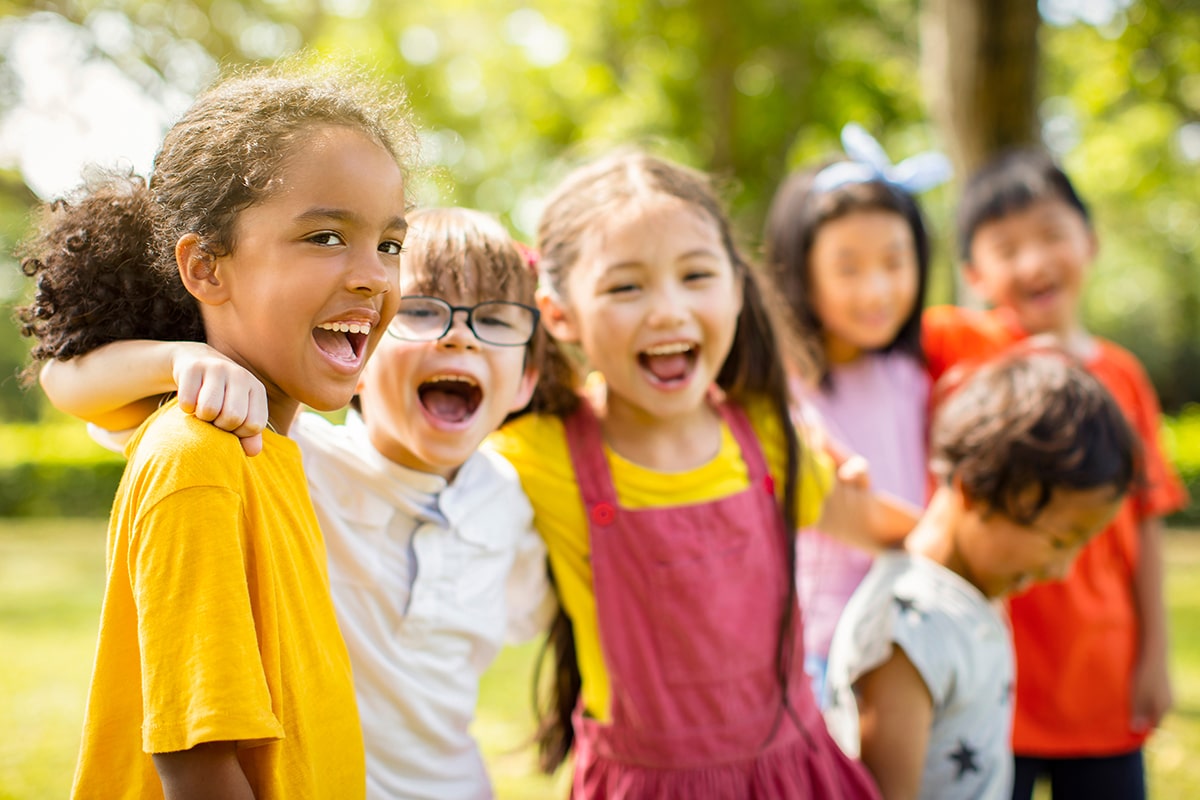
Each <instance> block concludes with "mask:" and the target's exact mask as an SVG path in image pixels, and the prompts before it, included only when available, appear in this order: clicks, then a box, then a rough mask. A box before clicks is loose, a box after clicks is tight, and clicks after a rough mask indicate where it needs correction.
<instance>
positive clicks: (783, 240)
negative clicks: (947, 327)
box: [763, 162, 930, 382]
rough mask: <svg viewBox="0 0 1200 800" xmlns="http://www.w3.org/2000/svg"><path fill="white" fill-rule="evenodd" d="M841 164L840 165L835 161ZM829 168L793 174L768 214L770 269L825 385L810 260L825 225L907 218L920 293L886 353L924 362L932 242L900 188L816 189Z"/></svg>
mask: <svg viewBox="0 0 1200 800" xmlns="http://www.w3.org/2000/svg"><path fill="white" fill-rule="evenodd" d="M833 163H839V162H833ZM827 166H828V165H822V166H819V167H814V168H812V169H808V170H804V171H801V172H796V173H793V174H792V175H790V176H788V178H787V179H786V180H784V182H783V183H782V184H781V185H780V186H779V188H778V189H777V190H776V192H775V196H774V198H772V200H771V207H770V209H769V210H768V212H767V224H766V230H765V232H764V236H763V247H764V251H765V260H766V264H767V267H768V268H769V269H770V271H771V275H772V277H773V278H774V279H775V284H776V285H777V286H778V287H779V288H780V290H781V291H782V292H783V296H784V299H785V300H786V301H787V303H788V305H789V306H790V307H791V311H792V315H793V317H794V320H795V324H796V327H797V329H798V332H799V333H800V335H801V336H803V337H804V338H805V339H806V340H807V341H808V344H809V350H810V353H811V356H812V359H813V361H814V362H815V365H816V372H817V375H816V377H817V378H818V379H819V380H820V381H822V382H826V381H827V380H828V376H829V365H828V364H827V363H826V359H825V354H824V347H823V345H822V341H823V336H824V325H823V324H822V323H821V317H820V315H819V314H818V313H817V310H816V308H815V307H814V305H813V290H812V286H813V282H812V269H811V267H810V264H809V259H810V257H811V256H812V248H813V244H814V242H816V239H817V234H818V232H819V231H820V229H821V226H822V225H824V224H825V223H827V222H830V221H832V220H835V219H840V218H841V217H845V216H848V215H850V214H853V213H856V212H862V211H890V212H893V213H896V214H899V215H900V216H901V217H903V218H904V221H905V223H906V224H907V225H908V227H909V230H910V231H911V232H912V237H913V246H914V247H915V249H916V263H917V294H916V297H915V298H914V302H913V307H912V310H911V311H910V312H909V314H908V316H907V317H906V318H905V320H904V323H903V324H902V325H901V326H900V329H899V330H898V331H897V332H896V336H895V338H894V339H893V340H892V341H891V342H889V343H888V344H887V345H886V346H885V347H883V348H882V351H881V352H885V353H886V352H892V351H897V352H901V353H904V354H905V355H907V356H910V357H911V358H914V359H916V360H917V361H918V362H920V363H924V360H925V356H924V351H923V350H922V349H921V312H922V310H923V309H924V306H925V287H926V285H927V284H928V280H929V260H930V244H929V234H928V232H927V229H926V226H925V219H924V217H923V216H922V214H921V209H920V207H919V206H918V205H917V201H916V200H915V199H914V198H913V197H912V195H910V194H909V193H908V192H906V191H904V190H903V189H901V188H900V187H898V186H896V185H894V184H892V183H890V182H888V181H885V180H883V179H880V180H872V181H853V182H849V183H845V184H842V185H840V186H837V187H834V188H832V189H825V190H819V189H815V188H814V186H813V184H814V181H815V180H816V177H817V175H818V174H820V173H821V171H822V170H823V169H825V168H826V167H827Z"/></svg>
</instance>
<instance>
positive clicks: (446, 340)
mask: <svg viewBox="0 0 1200 800" xmlns="http://www.w3.org/2000/svg"><path fill="white" fill-rule="evenodd" d="M438 346H439V347H445V348H449V349H455V348H462V349H465V350H475V349H478V347H479V340H478V339H477V338H475V331H473V330H471V326H470V325H468V324H467V312H466V311H463V310H462V309H456V310H454V311H451V312H450V329H449V330H447V331H446V332H445V333H444V334H443V335H442V338H441V339H438Z"/></svg>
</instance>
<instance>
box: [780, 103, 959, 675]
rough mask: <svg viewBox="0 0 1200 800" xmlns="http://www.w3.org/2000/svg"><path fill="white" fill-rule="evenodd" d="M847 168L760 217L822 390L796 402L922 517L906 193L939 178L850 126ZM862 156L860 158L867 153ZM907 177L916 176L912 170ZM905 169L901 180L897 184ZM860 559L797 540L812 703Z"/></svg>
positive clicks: (922, 265)
mask: <svg viewBox="0 0 1200 800" xmlns="http://www.w3.org/2000/svg"><path fill="white" fill-rule="evenodd" d="M843 140H844V143H845V146H846V151H847V153H849V154H851V156H852V160H850V161H845V160H842V161H835V162H833V163H831V164H828V165H826V166H823V167H817V168H814V169H810V170H805V171H803V172H798V173H796V174H794V175H792V176H790V177H789V178H788V179H787V180H786V181H784V183H783V185H782V186H780V188H779V190H778V191H777V192H776V193H775V197H774V199H773V200H772V202H771V209H770V212H769V213H768V216H767V226H766V235H765V242H764V244H765V249H766V258H767V263H768V264H769V265H770V267H771V268H772V270H773V273H774V277H775V280H776V283H777V285H778V286H779V287H780V290H781V291H782V293H783V296H784V298H785V299H786V300H787V301H788V304H789V305H790V306H791V312H792V317H793V319H794V320H795V321H796V324H797V326H798V328H799V330H800V333H801V334H802V335H803V336H804V337H805V338H806V339H807V340H808V341H809V342H810V343H811V347H810V350H811V351H812V352H813V354H814V356H815V360H816V366H817V378H818V385H817V386H816V387H815V388H814V389H813V390H811V391H808V390H806V389H805V387H803V386H802V385H800V381H796V382H795V385H794V387H793V390H794V392H795V393H796V394H797V395H799V396H802V397H803V398H804V400H805V402H806V403H807V404H808V405H809V406H810V407H811V409H812V410H815V412H816V414H817V415H818V416H819V417H820V420H821V422H822V423H823V425H824V428H825V430H826V432H827V433H828V434H829V435H830V436H832V437H833V438H834V439H836V440H837V441H838V443H839V444H840V445H842V446H844V447H846V448H848V449H849V450H850V451H853V452H854V453H857V454H858V455H860V456H863V457H864V458H866V460H867V462H868V463H869V464H870V466H871V483H872V487H873V488H874V489H877V490H880V491H884V492H887V493H889V494H891V495H894V496H895V497H898V498H900V499H902V500H904V501H907V502H909V503H912V504H914V506H916V507H920V506H922V505H924V503H925V493H926V482H925V478H924V474H925V435H926V424H925V420H926V416H927V414H928V398H929V378H928V376H927V374H926V372H925V365H924V359H923V358H922V355H921V341H920V338H921V309H922V306H923V305H924V295H925V284H926V278H927V275H928V272H929V238H928V236H927V235H926V232H925V223H924V221H923V220H922V218H921V211H920V209H919V208H918V207H917V204H916V201H915V200H914V199H913V197H912V194H910V192H913V191H917V190H919V189H922V188H927V187H930V186H932V185H934V184H935V183H936V182H938V181H940V179H942V178H944V177H945V176H946V175H947V174H948V170H947V169H946V168H945V166H944V164H943V160H939V159H937V158H934V157H933V156H934V154H924V155H923V156H917V157H915V160H908V161H905V162H904V163H903V164H901V165H899V166H898V167H891V165H890V164H888V163H887V160H886V158H883V159H882V162H883V163H878V162H879V161H880V160H881V159H879V158H877V157H876V158H872V155H873V153H876V152H882V151H881V148H879V146H878V144H877V143H876V142H875V140H874V139H871V138H870V136H869V134H867V133H866V131H864V130H863V129H862V128H860V127H858V126H855V125H848V126H847V127H846V129H845V130H844V131H843ZM864 145H865V146H864ZM914 164H923V165H924V166H923V167H921V168H920V169H916V170H913V169H912V166H913V165H914ZM901 168H905V169H904V170H903V171H901ZM870 565H871V557H870V555H869V554H868V553H867V552H866V551H864V550H861V549H856V548H852V547H848V546H846V545H844V544H842V543H840V542H838V541H837V540H836V539H834V538H832V537H829V536H826V535H825V534H823V533H821V532H820V531H815V530H814V531H804V532H803V534H802V535H801V536H799V537H798V538H797V540H796V566H797V570H796V579H797V589H798V592H799V598H800V608H801V611H802V613H803V614H804V656H805V668H806V669H807V670H808V673H809V676H810V677H811V678H812V679H813V691H814V692H816V694H817V696H818V697H820V696H821V693H822V683H823V679H824V674H825V661H826V659H827V658H828V655H829V641H830V639H831V638H832V636H833V628H834V625H835V624H836V623H837V620H838V617H839V616H840V615H841V613H842V609H843V608H844V607H845V605H846V601H847V600H849V599H850V595H851V594H852V593H853V592H854V588H855V587H856V586H857V585H858V583H859V581H861V580H862V577H863V575H865V574H866V572H867V569H868V568H869V567H870Z"/></svg>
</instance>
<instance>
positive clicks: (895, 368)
mask: <svg viewBox="0 0 1200 800" xmlns="http://www.w3.org/2000/svg"><path fill="white" fill-rule="evenodd" d="M831 375H832V383H831V385H830V386H829V387H828V388H824V387H822V388H821V389H820V390H819V391H812V392H810V393H808V395H807V397H806V398H805V402H806V404H807V405H808V406H809V407H810V411H816V415H817V416H818V417H819V418H820V422H821V424H823V425H824V427H825V430H826V431H827V433H828V434H829V436H830V437H831V438H832V439H835V440H837V441H838V442H839V443H841V444H842V445H843V446H844V447H846V448H847V449H849V450H850V451H851V452H854V453H857V454H858V455H861V456H862V457H863V458H865V459H867V462H868V463H869V464H870V475H871V488H872V489H878V490H880V491H884V492H887V493H889V494H892V495H895V496H896V497H899V498H900V499H902V500H907V501H909V502H910V503H914V504H916V505H917V506H923V505H925V491H926V463H925V458H926V413H927V411H928V408H927V406H928V401H929V377H928V375H927V374H926V372H925V368H924V367H923V366H922V365H921V364H919V363H917V362H916V361H915V360H914V359H912V358H911V357H909V356H907V355H903V354H900V353H889V354H868V355H865V356H862V357H861V358H858V359H856V360H855V361H852V362H850V363H848V364H840V365H837V366H835V367H834V368H833V369H832V370H831ZM870 567H871V556H870V555H868V554H867V553H865V552H863V551H861V550H858V549H855V548H853V547H850V546H848V545H844V544H842V543H840V542H838V541H835V540H834V539H832V538H830V537H828V536H826V535H824V534H823V533H821V532H820V531H818V530H816V529H815V528H806V529H804V530H802V531H801V532H800V535H799V536H798V537H797V540H796V585H797V591H798V594H799V599H800V608H801V611H802V613H803V624H804V652H805V653H807V654H809V655H811V656H816V657H817V658H820V659H822V660H824V659H825V658H826V657H827V656H828V654H829V642H830V640H831V639H832V638H833V628H834V626H835V625H836V624H837V621H838V617H839V616H841V613H842V609H843V608H845V607H846V602H847V601H848V600H849V599H850V595H851V594H853V592H854V589H855V587H857V586H858V584H859V583H860V582H861V581H862V579H863V576H864V575H866V574H867V570H868V569H870Z"/></svg>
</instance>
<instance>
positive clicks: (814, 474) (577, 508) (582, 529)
mask: <svg viewBox="0 0 1200 800" xmlns="http://www.w3.org/2000/svg"><path fill="white" fill-rule="evenodd" d="M748 414H749V417H750V422H751V425H752V426H753V428H754V431H755V433H756V434H757V435H758V440H759V442H760V443H761V446H762V449H763V455H764V457H765V458H766V460H767V465H768V467H769V468H770V470H771V474H772V476H773V477H774V479H775V486H776V491H777V493H778V494H780V495H782V492H783V471H784V466H785V465H784V461H785V458H786V450H785V443H784V438H783V432H782V431H781V430H780V428H779V422H778V418H777V417H776V416H775V415H774V414H773V413H772V412H771V409H770V407H769V406H768V405H767V404H765V403H763V404H761V405H758V404H756V405H753V406H751V407H750V408H749V410H748ZM487 446H489V447H491V448H493V449H494V450H496V451H497V452H499V453H501V454H502V455H504V457H505V458H507V459H508V460H509V461H511V462H512V464H513V466H514V467H516V469H517V472H518V473H519V474H520V476H521V484H522V486H524V488H525V492H526V494H528V495H529V501H530V502H531V503H532V504H533V513H534V518H533V522H534V525H535V527H537V529H538V532H539V533H540V534H541V535H542V538H543V539H545V541H546V549H547V552H548V554H549V557H550V567H551V569H552V570H553V571H554V578H555V581H556V583H557V584H558V592H559V599H560V601H561V602H562V605H563V609H564V610H565V611H566V613H567V615H568V616H569V617H570V618H571V623H572V625H573V627H574V629H575V647H576V650H577V654H578V658H579V671H580V674H581V675H582V678H583V688H582V694H583V701H584V706H585V708H586V709H587V710H588V712H589V713H590V714H591V715H592V716H594V717H596V718H597V719H599V720H601V721H608V719H609V717H610V707H609V679H608V671H607V669H606V668H605V665H604V656H603V653H602V652H601V649H600V632H599V628H598V625H597V619H596V597H595V593H594V591H593V589H592V568H591V564H590V562H589V560H588V555H589V553H588V551H589V542H588V526H587V517H586V512H585V510H584V507H583V498H582V496H581V495H580V492H579V486H578V485H577V484H576V482H575V470H574V468H573V467H572V465H571V458H570V453H569V451H568V449H567V439H566V433H565V432H564V429H563V424H562V420H561V419H559V418H557V417H552V416H539V415H533V414H530V415H527V416H524V417H521V418H519V419H517V420H514V421H513V422H511V423H509V424H507V425H505V426H504V427H503V428H501V429H500V430H499V431H497V432H496V433H494V434H492V435H491V436H490V437H488V440H487ZM605 456H606V458H607V460H608V468H609V471H610V472H611V473H612V477H613V484H614V486H615V488H616V492H617V500H618V503H619V504H620V505H621V507H623V508H656V507H665V506H677V505H688V504H692V503H701V502H707V501H710V500H717V499H720V498H722V497H727V496H729V495H731V494H736V493H737V492H740V491H743V490H744V489H745V488H746V487H747V486H748V485H749V482H750V476H749V473H748V472H747V469H746V463H745V462H744V461H743V460H742V455H741V451H740V450H739V449H738V446H737V440H736V439H734V437H733V433H732V432H731V431H730V430H729V428H728V426H725V425H722V433H721V447H720V450H719V451H718V452H717V455H716V456H715V457H714V458H713V459H712V460H711V461H709V462H708V463H707V464H704V465H702V466H700V467H697V468H696V469H693V470H688V471H687V472H672V473H663V472H658V471H656V470H652V469H648V468H646V467H643V466H640V465H638V464H635V463H633V462H632V461H629V460H627V459H625V458H622V457H621V456H620V455H618V454H617V453H615V452H613V451H612V449H611V448H608V447H605ZM832 469H833V467H832V463H831V462H830V460H829V458H828V457H827V456H826V455H825V454H824V453H817V452H815V451H812V450H809V449H807V448H805V449H803V450H802V451H801V458H800V481H799V483H798V489H799V491H798V492H797V498H798V508H797V511H798V520H799V524H800V525H810V524H812V523H814V522H816V520H817V518H818V517H819V516H820V512H821V503H822V501H823V500H824V497H825V495H826V493H827V492H828V490H829V488H830V487H831V486H832V474H833V473H832Z"/></svg>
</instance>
